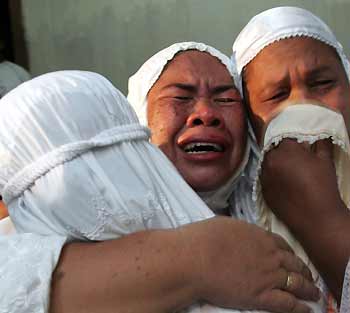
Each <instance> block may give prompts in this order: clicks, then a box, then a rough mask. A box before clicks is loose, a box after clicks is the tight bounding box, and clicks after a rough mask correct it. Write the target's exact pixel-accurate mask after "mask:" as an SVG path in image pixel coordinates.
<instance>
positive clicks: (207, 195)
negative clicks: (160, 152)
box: [128, 42, 250, 210]
mask: <svg viewBox="0 0 350 313" xmlns="http://www.w3.org/2000/svg"><path fill="white" fill-rule="evenodd" d="M187 50H198V51H202V52H207V53H209V54H210V55H212V56H213V57H215V58H217V59H218V60H219V61H220V62H221V63H222V64H223V65H225V66H226V68H227V70H228V72H229V73H230V75H231V76H232V78H233V80H234V82H236V81H237V80H238V76H237V74H236V72H235V69H234V66H233V65H232V62H231V61H230V59H229V58H228V57H227V56H226V55H224V54H223V53H221V52H220V51H219V50H217V49H215V48H213V47H211V46H208V45H206V44H204V43H198V42H180V43H175V44H173V45H171V46H169V47H167V48H165V49H163V50H161V51H159V52H158V53H156V54H155V55H153V56H152V57H151V58H150V59H148V60H147V61H146V62H145V63H144V64H143V65H142V66H141V67H140V69H139V70H138V71H137V72H136V73H135V74H134V75H133V76H131V77H130V78H129V93H128V100H129V102H130V104H131V105H132V106H133V108H134V109H135V111H136V114H137V116H138V118H139V120H140V122H141V124H142V125H147V124H148V121H147V95H148V92H149V91H150V89H151V88H152V86H153V85H154V84H155V82H156V81H157V80H158V78H159V77H160V75H161V74H162V72H163V70H164V67H165V66H166V65H167V64H168V63H169V62H170V61H171V60H172V59H173V58H174V57H175V56H176V54H177V53H179V52H181V51H187ZM249 143H250V140H249V139H248V143H247V149H246V153H245V156H244V158H243V160H242V162H241V165H240V167H239V168H238V169H237V171H236V172H235V173H234V175H233V176H232V177H231V179H230V180H229V181H228V182H226V184H225V185H223V186H221V187H220V188H218V189H217V190H214V191H212V192H203V193H200V194H199V195H200V196H201V198H202V199H203V200H204V201H205V202H206V203H207V205H208V206H209V207H210V208H211V209H213V210H217V209H223V208H226V207H227V206H228V200H229V197H230V195H231V194H232V191H233V189H234V188H235V184H236V183H237V179H238V178H239V177H240V176H241V174H242V172H243V170H244V168H245V166H246V164H247V161H248V155H249V151H250V144H249Z"/></svg>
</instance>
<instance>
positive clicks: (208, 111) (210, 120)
mask: <svg viewBox="0 0 350 313" xmlns="http://www.w3.org/2000/svg"><path fill="white" fill-rule="evenodd" d="M186 124H187V126H188V127H195V126H200V125H203V126H206V127H216V128H221V127H223V125H224V121H223V118H222V115H221V113H220V111H219V108H218V107H216V106H214V105H212V104H211V103H210V101H203V100H202V101H198V103H196V104H195V106H194V110H193V112H192V113H191V114H190V115H189V116H188V118H187V123H186Z"/></svg>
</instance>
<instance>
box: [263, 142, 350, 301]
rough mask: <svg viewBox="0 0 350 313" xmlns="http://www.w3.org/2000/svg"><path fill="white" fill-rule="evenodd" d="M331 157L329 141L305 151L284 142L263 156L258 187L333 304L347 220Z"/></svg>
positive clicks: (348, 236) (348, 237) (349, 226)
mask: <svg viewBox="0 0 350 313" xmlns="http://www.w3.org/2000/svg"><path fill="white" fill-rule="evenodd" d="M332 152H333V145H332V143H331V142H330V141H329V140H321V141H318V142H316V143H315V144H314V145H312V146H311V145H309V144H307V143H303V144H298V143H297V142H296V141H295V140H291V139H285V140H283V141H282V142H281V143H280V144H279V145H278V147H276V148H275V149H273V150H271V151H270V152H269V153H267V155H266V157H265V159H264V162H263V167H262V175H261V184H262V192H263V195H264V199H265V201H266V203H267V204H268V205H269V207H270V208H271V210H272V211H273V212H274V213H275V214H276V215H277V216H278V217H279V218H280V219H281V220H282V221H283V222H284V223H285V224H286V225H287V226H288V227H289V228H290V230H291V231H292V233H293V234H294V235H295V236H296V237H297V238H298V239H299V241H300V243H301V244H302V245H303V247H304V249H305V250H306V252H307V253H308V254H309V256H310V258H311V260H312V261H313V263H314V264H315V266H316V267H317V268H318V270H319V271H320V272H321V274H322V276H323V278H324V279H325V280H326V282H327V285H328V286H329V288H331V290H332V291H333V294H334V295H335V296H336V297H337V298H338V300H339V298H340V295H341V289H342V282H343V275H344V269H345V266H346V264H347V262H348V259H349V256H350V216H349V212H348V209H347V208H346V206H345V204H344V203H343V201H342V199H341V196H340V193H339V190H338V184H337V176H336V172H335V167H334V162H333V154H332ZM343 175H349V173H343Z"/></svg>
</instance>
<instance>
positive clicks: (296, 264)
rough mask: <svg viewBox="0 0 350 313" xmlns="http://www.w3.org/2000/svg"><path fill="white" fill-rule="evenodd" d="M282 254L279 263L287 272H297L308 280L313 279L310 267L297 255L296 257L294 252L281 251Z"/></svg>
mask: <svg viewBox="0 0 350 313" xmlns="http://www.w3.org/2000/svg"><path fill="white" fill-rule="evenodd" d="M283 254H284V255H283V257H282V261H281V265H282V267H283V268H285V269H286V270H287V272H295V273H299V274H300V275H301V276H303V277H304V278H305V279H307V280H308V281H310V282H312V281H313V278H312V274H311V271H310V269H309V268H308V267H307V266H306V265H305V263H304V262H303V261H302V260H301V259H300V258H299V257H297V256H296V255H295V254H294V253H289V252H283Z"/></svg>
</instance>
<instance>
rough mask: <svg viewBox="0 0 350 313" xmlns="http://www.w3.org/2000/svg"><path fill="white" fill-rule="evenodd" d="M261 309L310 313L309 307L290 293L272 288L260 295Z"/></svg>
mask: <svg viewBox="0 0 350 313" xmlns="http://www.w3.org/2000/svg"><path fill="white" fill-rule="evenodd" d="M260 301H261V303H262V309H263V310H267V311H272V312H276V313H310V312H312V311H311V309H310V308H309V307H308V306H307V305H306V304H304V303H302V302H300V301H299V300H298V299H297V298H296V297H295V296H293V295H292V294H290V293H288V292H286V291H282V290H278V289H276V290H272V291H271V292H268V293H266V294H263V295H261V298H260Z"/></svg>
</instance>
